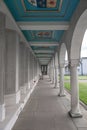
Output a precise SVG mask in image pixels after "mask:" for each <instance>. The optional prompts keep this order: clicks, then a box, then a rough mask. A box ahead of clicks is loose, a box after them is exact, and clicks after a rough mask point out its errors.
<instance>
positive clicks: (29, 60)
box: [27, 48, 31, 89]
mask: <svg viewBox="0 0 87 130" xmlns="http://www.w3.org/2000/svg"><path fill="white" fill-rule="evenodd" d="M27 51H28V89H30V75H31V74H30V50H29V48H28V50H27Z"/></svg>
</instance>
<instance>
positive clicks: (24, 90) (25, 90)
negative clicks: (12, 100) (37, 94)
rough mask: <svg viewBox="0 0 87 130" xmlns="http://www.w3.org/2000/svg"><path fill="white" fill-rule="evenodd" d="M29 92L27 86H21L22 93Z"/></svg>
mask: <svg viewBox="0 0 87 130" xmlns="http://www.w3.org/2000/svg"><path fill="white" fill-rule="evenodd" d="M26 93H27V86H26V85H24V86H22V87H21V94H26Z"/></svg>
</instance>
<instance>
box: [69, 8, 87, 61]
mask: <svg viewBox="0 0 87 130" xmlns="http://www.w3.org/2000/svg"><path fill="white" fill-rule="evenodd" d="M86 29H87V9H86V10H85V11H84V12H83V13H82V15H81V16H80V18H79V20H78V22H77V24H76V27H75V30H74V33H73V37H72V41H71V49H70V59H80V51H81V45H82V40H83V37H84V34H85V31H86Z"/></svg>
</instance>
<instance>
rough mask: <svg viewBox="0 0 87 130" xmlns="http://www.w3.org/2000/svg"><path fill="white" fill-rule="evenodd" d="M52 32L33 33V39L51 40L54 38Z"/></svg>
mask: <svg viewBox="0 0 87 130" xmlns="http://www.w3.org/2000/svg"><path fill="white" fill-rule="evenodd" d="M52 33H53V32H52V31H31V35H32V38H33V39H44V38H46V39H49V38H52Z"/></svg>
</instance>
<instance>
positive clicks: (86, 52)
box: [65, 30, 87, 60]
mask: <svg viewBox="0 0 87 130" xmlns="http://www.w3.org/2000/svg"><path fill="white" fill-rule="evenodd" d="M80 57H81V58H82V57H87V30H86V31H85V34H84V38H83V41H82V46H81V56H80ZM65 60H67V52H66V56H65Z"/></svg>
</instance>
